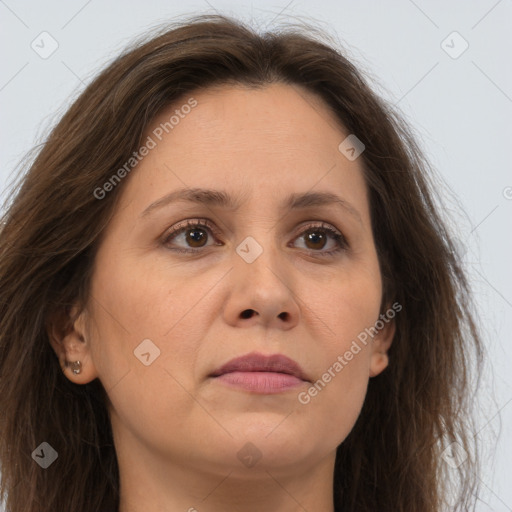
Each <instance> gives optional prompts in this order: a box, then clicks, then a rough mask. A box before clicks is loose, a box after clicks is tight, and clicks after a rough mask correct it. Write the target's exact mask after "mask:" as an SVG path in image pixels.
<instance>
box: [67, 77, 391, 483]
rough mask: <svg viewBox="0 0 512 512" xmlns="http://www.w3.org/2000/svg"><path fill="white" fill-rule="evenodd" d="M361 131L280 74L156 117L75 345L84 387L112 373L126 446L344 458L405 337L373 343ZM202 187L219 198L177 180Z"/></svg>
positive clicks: (270, 458)
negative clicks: (391, 352) (355, 153)
mask: <svg viewBox="0 0 512 512" xmlns="http://www.w3.org/2000/svg"><path fill="white" fill-rule="evenodd" d="M191 97H193V100H195V102H197V103H194V101H193V100H190V101H189V102H188V103H187V101H188V100H189V99H190V98H191ZM187 104H188V105H190V106H191V108H186V107H184V105H187ZM176 110H178V111H179V112H178V113H176ZM172 115H175V118H174V119H173V120H172V121H171V122H170V123H171V124H169V120H170V118H171V116H172ZM176 119H178V121H177V122H176ZM165 123H168V124H167V125H165ZM171 125H172V128H169V126H171ZM162 126H167V131H168V133H166V130H165V129H163V128H162ZM348 135H349V133H348V132H344V131H343V130H342V129H341V128H340V127H339V126H338V125H337V124H336V122H335V120H334V118H333V117H332V115H331V114H330V112H329V110H328V108H327V107H326V106H325V105H324V104H323V103H322V102H321V101H320V100H319V99H318V98H316V97H314V96H313V95H311V94H309V93H308V92H306V91H304V90H302V89H300V88H298V87H292V86H289V85H283V84H275V85H271V86H268V87H266V88H262V89H258V90H255V89H252V90H251V89H248V88H244V87H221V88H217V89H209V90H205V91H201V92H198V93H194V94H193V95H190V96H187V97H185V99H184V100H183V101H182V103H179V104H176V105H173V107H172V108H169V109H167V110H166V111H165V112H162V114H161V115H160V116H159V117H158V118H157V119H155V120H154V121H153V123H152V124H151V126H150V128H149V129H148V131H147V133H146V135H145V137H144V141H145V142H147V145H148V147H149V146H151V148H150V149H149V150H148V151H147V154H146V156H144V157H143V158H141V161H140V162H138V163H137V165H136V166H135V167H134V168H133V170H132V171H131V173H130V175H129V176H127V177H125V178H124V179H125V180H126V182H125V183H123V186H124V189H123V192H122V195H121V198H120V203H119V205H118V207H117V209H116V213H115V216H114V217H113V219H112V221H111V222H110V224H109V226H108V229H107V231H106V232H105V233H104V237H103V240H102V243H101V245H100V247H99V250H98V253H97V257H96V260H95V266H94V273H93V278H92V289H91V297H90V302H89V304H88V305H87V308H86V311H84V312H83V314H82V315H81V316H80V319H79V321H77V323H76V329H77V331H79V332H80V333H81V334H82V335H83V337H84V338H85V340H86V343H81V344H80V343H76V344H74V345H73V347H74V350H75V352H74V353H73V354H72V355H70V356H69V357H70V358H71V360H74V359H77V358H78V357H81V358H82V359H81V360H82V366H83V371H82V373H81V374H80V375H77V376H72V377H70V378H72V379H73V380H74V382H78V383H85V382H88V381H90V380H93V379H94V378H96V377H98V378H99V379H100V380H101V382H102V383H103V385H104V387H105V389H106V391H107V393H108V395H109V398H110V401H111V411H110V413H111V418H112V424H113V428H114V435H115V437H116V442H117V443H118V444H119V446H121V448H122V446H123V445H124V446H138V447H139V449H140V450H144V451H146V453H152V454H153V455H155V456H156V455H157V454H158V457H161V458H162V459H164V458H166V459H167V460H172V461H174V462H175V463H177V464H180V465H181V467H190V468H194V467H196V468H201V470H211V471H216V470H219V471H222V470H226V469H227V468H228V467H229V468H232V467H236V468H237V469H236V471H240V472H243V471H248V469H247V468H248V467H249V466H248V465H247V464H246V465H245V466H246V467H244V463H243V460H242V459H244V457H246V455H249V456H252V457H253V458H254V457H256V458H258V457H261V459H260V461H259V462H258V465H257V466H255V469H256V468H257V470H260V471H264V470H265V469H269V468H272V469H273V470H274V471H275V472H276V474H278V473H279V471H283V472H284V471H287V470H288V469H289V468H292V467H293V468H300V467H302V466H304V468H307V467H310V466H311V464H313V463H315V462H317V461H319V460H321V459H325V458H326V457H334V451H335V449H336V447H337V446H338V445H339V444H340V443H341V442H342V441H343V440H344V439H345V437H346V436H347V435H348V433H349V432H350V430H351V429H352V427H353V425H354V423H355V421H356V419H357V417H358V415H359V413H360V409H361V407H362V404H363V401H364V397H365V393H366V389H367V384H368V380H369V378H370V377H372V376H374V375H376V374H378V373H379V372H380V371H382V370H383V369H384V367H385V366H386V364H387V359H386V356H385V351H386V350H387V348H388V347H389V343H390V340H391V337H392V334H393V332H392V325H393V322H390V323H389V325H387V326H386V327H385V328H384V329H381V330H380V331H379V332H378V334H377V335H376V336H375V337H374V338H373V339H371V337H368V336H367V341H366V343H364V342H361V339H362V338H364V336H361V333H363V332H365V329H368V328H370V327H373V326H374V325H375V323H376V321H378V320H379V313H380V303H381V295H382V282H381V275H380V271H379V263H378V259H377V254H376V250H375V246H374V241H373V237H372V231H371V224H370V213H369V204H368V194H367V190H366V186H365V182H364V179H363V169H362V159H361V158H357V159H355V160H350V159H348V158H347V157H346V156H345V155H344V154H343V153H341V152H340V150H339V149H338V146H339V145H340V143H341V142H342V141H343V140H344V139H345V138H346V137H347V136H348ZM147 137H150V138H151V140H152V141H153V143H154V144H153V143H151V142H148V141H149V139H148V138H147ZM192 188H194V189H205V190H210V191H215V192H216V193H217V195H211V194H210V195H207V194H200V193H198V194H195V195H193V194H188V198H187V197H185V195H184V194H183V193H182V192H179V191H185V192H186V191H187V190H188V191H190V189H192ZM180 193H181V195H182V196H183V197H182V198H181V199H179V198H177V197H178V195H179V194H180ZM221 193H222V194H224V195H225V196H226V198H228V199H229V204H224V203H221V202H220V201H218V200H215V199H218V198H219V197H220V194H221ZM170 194H174V196H173V198H174V200H172V201H171V200H170V199H173V198H171V197H170V196H169V195H170ZM307 194H320V195H316V196H309V199H310V200H309V201H308V200H307V199H308V198H307V197H303V196H305V195H307ZM321 194H331V195H336V196H337V197H338V198H339V201H337V202H333V201H332V197H331V201H327V200H326V197H324V196H322V195H321ZM163 198H164V199H163ZM165 198H166V199H165ZM315 198H316V200H315ZM320 199H321V200H320ZM327 199H329V198H327ZM199 200H202V201H199ZM292 200H293V201H292ZM225 203H228V201H226V202H225ZM290 205H292V206H290ZM358 336H359V338H358ZM354 342H356V345H354ZM356 346H357V347H358V348H359V350H357V348H356ZM349 353H350V354H352V356H350V354H349ZM246 355H249V356H250V357H249V358H248V359H247V360H245V361H242V362H240V361H239V362H238V365H237V364H234V365H232V366H231V367H230V368H229V369H228V370H230V371H228V372H227V373H224V374H223V376H216V377H213V376H212V375H215V374H216V371H217V370H219V368H221V367H222V366H223V365H225V364H226V363H228V362H230V361H231V360H233V359H234V358H239V357H241V356H246ZM266 356H275V357H273V358H272V357H271V358H270V359H267V358H266ZM286 358H289V359H291V360H292V361H294V362H295V363H296V364H297V365H298V366H299V367H300V370H299V369H297V367H294V366H293V365H292V364H291V363H290V361H289V360H288V359H286ZM244 365H245V366H244ZM251 365H252V366H251ZM258 369H259V370H264V369H266V370H267V372H262V371H260V372H256V371H253V370H258ZM235 370H237V371H235ZM226 371H227V370H226ZM217 373H218V372H217ZM290 374H294V375H290ZM299 374H300V375H299ZM315 383H316V387H315ZM315 390H316V392H315ZM248 443H251V444H248ZM240 461H242V463H240ZM255 469H253V470H252V471H253V472H254V471H255Z"/></svg>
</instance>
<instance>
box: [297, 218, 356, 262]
mask: <svg viewBox="0 0 512 512" xmlns="http://www.w3.org/2000/svg"><path fill="white" fill-rule="evenodd" d="M329 238H331V239H332V240H333V244H334V248H333V249H330V250H328V251H325V250H322V249H324V248H325V246H326V245H327V244H328V242H329ZM300 239H302V240H304V242H305V244H306V249H310V251H309V252H310V253H312V254H314V255H318V253H319V254H320V255H321V256H334V255H336V254H337V253H339V252H340V251H344V250H347V249H348V248H349V244H348V242H347V240H346V238H345V237H344V236H343V234H342V233H340V232H339V231H338V230H336V229H334V228H332V227H331V226H329V225H326V224H324V223H321V224H320V225H316V226H308V227H307V228H306V229H305V230H303V231H302V232H301V234H300V235H299V236H298V237H297V240H300ZM311 249H313V250H311Z"/></svg>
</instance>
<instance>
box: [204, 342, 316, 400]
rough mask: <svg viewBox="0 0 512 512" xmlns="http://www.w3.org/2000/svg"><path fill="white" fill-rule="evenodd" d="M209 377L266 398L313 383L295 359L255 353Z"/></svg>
mask: <svg viewBox="0 0 512 512" xmlns="http://www.w3.org/2000/svg"><path fill="white" fill-rule="evenodd" d="M209 377H211V378H213V379H214V380H217V381H218V382H221V383H223V384H225V385H227V386H229V387H234V388H239V389H244V390H246V391H251V392H255V393H262V394H272V393H281V392H284V391H287V390H292V389H294V388H297V387H299V386H303V385H304V384H305V383H307V384H310V383H311V381H310V380H309V379H308V377H307V376H306V375H305V373H304V371H303V370H302V368H301V367H300V366H299V364H298V363H297V362H295V361H294V360H293V359H290V358H289V357H287V356H285V355H282V354H275V355H271V356H265V355H263V354H258V353H255V352H253V353H251V354H247V355H245V356H242V357H237V358H235V359H232V360H231V361H228V362H227V363H226V364H224V365H223V366H221V367H220V368H218V369H217V370H215V371H214V372H212V373H211V374H210V375H209Z"/></svg>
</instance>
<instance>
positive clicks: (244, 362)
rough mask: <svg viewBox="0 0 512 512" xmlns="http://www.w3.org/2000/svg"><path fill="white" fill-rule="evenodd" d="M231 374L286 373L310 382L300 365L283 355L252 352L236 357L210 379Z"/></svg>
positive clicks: (211, 375) (212, 374) (213, 373)
mask: <svg viewBox="0 0 512 512" xmlns="http://www.w3.org/2000/svg"><path fill="white" fill-rule="evenodd" d="M231 372H276V373H286V374H288V375H293V376H295V377H297V378H299V379H301V380H304V381H309V379H308V378H307V376H306V375H305V373H304V371H303V370H302V368H301V367H300V365H299V364H298V363H297V362H295V361H294V360H293V359H290V358H289V357H287V356H285V355H283V354H274V355H270V356H266V355H263V354H258V353H256V352H252V353H250V354H246V355H244V356H241V357H236V358H235V359H231V360H230V361H228V362H227V363H226V364H224V365H222V366H221V367H220V368H218V369H217V370H215V371H214V372H212V373H211V374H210V377H218V376H220V375H224V374H225V373H231Z"/></svg>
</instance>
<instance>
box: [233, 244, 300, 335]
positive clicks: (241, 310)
mask: <svg viewBox="0 0 512 512" xmlns="http://www.w3.org/2000/svg"><path fill="white" fill-rule="evenodd" d="M266 240H267V242H268V238H267V239H266ZM247 248H249V251H253V253H254V251H257V252H256V253H255V254H258V253H259V252H260V251H261V253H260V254H259V255H258V256H257V257H256V258H255V259H254V260H253V259H252V258H247V257H245V254H246V253H247V252H246V253H244V250H246V249H247ZM253 256H254V255H253ZM289 265H290V264H289V263H287V261H286V257H285V255H283V254H279V249H274V248H272V247H271V244H270V242H268V243H265V245H263V244H261V245H260V244H258V243H257V242H256V241H255V240H254V239H250V237H249V240H248V242H247V244H246V245H244V243H242V244H240V246H238V251H236V252H234V254H233V268H232V270H231V272H230V273H229V277H228V279H229V294H228V298H227V300H226V303H225V307H224V316H225V321H226V322H227V323H228V324H229V325H232V326H235V327H251V326H255V325H260V326H261V327H263V328H265V329H272V328H275V329H281V330H289V329H292V328H293V327H294V326H295V325H297V323H298V322H299V317H300V307H299V298H298V297H297V295H296V294H295V293H294V291H293V288H294V277H293V273H292V271H291V270H292V269H291V267H290V266H289Z"/></svg>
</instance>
